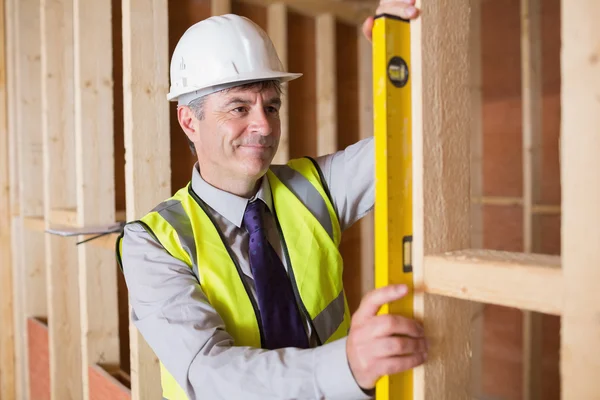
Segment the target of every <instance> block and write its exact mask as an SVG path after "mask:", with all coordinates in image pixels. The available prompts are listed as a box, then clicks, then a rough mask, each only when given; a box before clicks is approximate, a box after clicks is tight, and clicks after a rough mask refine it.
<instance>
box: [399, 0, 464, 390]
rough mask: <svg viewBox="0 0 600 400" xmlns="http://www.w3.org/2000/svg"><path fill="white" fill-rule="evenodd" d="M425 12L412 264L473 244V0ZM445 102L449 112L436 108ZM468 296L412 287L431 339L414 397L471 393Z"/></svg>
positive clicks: (418, 54)
mask: <svg viewBox="0 0 600 400" xmlns="http://www.w3.org/2000/svg"><path fill="white" fill-rule="evenodd" d="M417 7H420V8H421V9H422V12H423V15H426V16H427V18H419V19H417V20H415V21H412V22H411V48H412V49H411V63H412V71H411V73H412V94H413V98H412V107H413V118H412V124H413V199H414V203H413V207H414V208H413V218H414V219H413V220H414V238H413V249H412V254H413V267H414V275H415V286H416V287H419V286H422V285H423V282H424V277H425V276H426V275H425V274H426V272H425V271H424V268H427V265H426V264H425V263H424V258H425V257H426V256H428V255H432V254H439V253H442V252H446V251H453V250H460V249H464V248H467V247H468V246H469V229H470V224H469V219H470V218H469V206H468V205H469V177H470V173H469V159H470V146H469V142H470V137H469V130H470V126H471V122H470V116H471V104H470V101H469V99H470V93H469V79H470V77H469V30H470V26H469V25H470V24H469V18H470V10H469V0H461V1H453V2H452V4H450V3H449V2H440V1H436V2H426V1H423V2H419V1H418V2H417ZM441 109H445V110H446V112H439V110H441ZM472 315H473V314H472V309H471V304H470V303H469V302H465V301H462V300H458V299H451V298H447V297H442V296H437V295H432V294H426V293H420V292H419V291H417V292H416V293H415V317H416V318H417V319H422V320H423V322H424V326H425V332H426V335H427V336H428V337H429V338H430V339H431V344H432V346H431V348H430V351H429V353H428V360H427V362H426V363H425V364H424V365H423V366H421V367H418V368H416V369H415V370H414V375H413V376H414V399H418V400H434V399H435V400H437V399H442V398H451V399H470V382H469V378H470V371H471V363H470V346H469V342H470V335H471V318H472Z"/></svg>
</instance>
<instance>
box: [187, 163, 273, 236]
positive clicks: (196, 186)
mask: <svg viewBox="0 0 600 400" xmlns="http://www.w3.org/2000/svg"><path fill="white" fill-rule="evenodd" d="M192 189H193V190H194V192H196V194H197V195H198V197H200V198H201V199H202V201H204V202H205V203H206V204H207V205H208V206H209V207H210V208H212V209H213V210H215V211H216V212H217V213H218V214H220V215H221V216H223V217H224V218H225V219H227V220H228V221H229V222H231V223H232V224H234V225H235V226H237V227H238V228H241V227H242V221H243V218H244V211H246V205H247V204H248V202H252V201H254V200H256V199H260V200H262V201H264V202H265V204H266V205H267V207H268V208H269V211H270V212H271V213H272V212H273V198H272V196H271V186H270V185H269V180H268V179H267V178H266V177H265V176H263V177H262V178H261V184H260V187H259V189H258V192H257V193H256V194H255V195H254V196H253V197H252V198H250V199H246V198H244V197H240V196H238V195H235V194H233V193H229V192H226V191H224V190H221V189H219V188H217V187H215V186H212V185H211V184H210V183H208V182H206V181H205V180H204V179H203V178H202V176H201V175H200V167H199V166H198V163H196V164H195V165H194V168H193V171H192Z"/></svg>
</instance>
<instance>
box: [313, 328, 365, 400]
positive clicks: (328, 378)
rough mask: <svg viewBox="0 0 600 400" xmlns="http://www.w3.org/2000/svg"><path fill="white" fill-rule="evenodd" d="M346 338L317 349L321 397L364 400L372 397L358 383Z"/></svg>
mask: <svg viewBox="0 0 600 400" xmlns="http://www.w3.org/2000/svg"><path fill="white" fill-rule="evenodd" d="M346 340H347V338H343V339H340V340H336V341H335V342H332V343H328V344H326V345H324V346H320V347H317V348H316V349H315V359H314V362H315V364H314V365H315V368H314V371H315V372H314V374H315V376H314V380H315V385H316V389H317V392H318V393H319V397H318V398H319V399H321V398H323V399H327V400H338V399H339V400H351V399H352V400H362V399H372V398H373V397H372V396H371V395H370V394H367V393H365V392H364V391H363V390H362V389H361V388H360V386H358V384H357V383H356V380H355V379H354V376H353V375H352V371H350V365H349V364H348V357H347V355H346Z"/></svg>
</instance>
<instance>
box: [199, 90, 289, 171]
mask: <svg viewBox="0 0 600 400" xmlns="http://www.w3.org/2000/svg"><path fill="white" fill-rule="evenodd" d="M280 106H281V99H280V96H279V94H278V93H277V90H276V89H275V88H272V87H268V88H265V89H262V90H260V89H258V88H257V89H241V88H240V89H236V88H234V89H232V90H229V91H226V92H217V93H214V94H212V95H209V96H208V97H207V99H206V101H205V103H204V118H203V119H202V120H199V121H198V140H197V142H196V143H195V144H196V151H197V153H198V161H199V165H200V171H203V170H206V169H208V170H211V173H212V174H213V176H214V175H215V173H216V175H217V176H218V177H219V178H221V179H228V178H229V179H236V180H240V179H258V178H260V177H261V176H262V175H264V173H265V172H266V171H267V169H268V168H269V165H270V164H271V161H272V160H273V157H274V156H275V152H276V151H277V147H278V145H279V138H280V135H281V130H280V129H281V127H280V121H279V108H280Z"/></svg>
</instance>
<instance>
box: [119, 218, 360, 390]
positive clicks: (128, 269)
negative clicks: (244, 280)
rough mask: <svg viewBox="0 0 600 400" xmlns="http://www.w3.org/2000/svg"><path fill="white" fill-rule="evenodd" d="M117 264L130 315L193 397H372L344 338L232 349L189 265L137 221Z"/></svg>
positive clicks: (129, 229)
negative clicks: (311, 344) (302, 345)
mask: <svg viewBox="0 0 600 400" xmlns="http://www.w3.org/2000/svg"><path fill="white" fill-rule="evenodd" d="M121 259H122V265H123V272H124V276H125V281H126V283H127V287H128V290H129V297H130V303H131V308H132V311H131V318H132V321H133V323H134V325H135V326H136V327H137V329H138V330H139V331H140V333H141V335H142V336H143V337H144V339H145V340H146V341H147V343H148V344H149V345H150V347H151V348H152V350H153V351H154V352H155V354H156V356H157V357H158V358H159V360H160V361H161V362H162V363H163V364H164V366H165V367H166V369H167V370H168V371H169V372H170V373H171V374H172V375H173V376H174V378H175V379H176V380H177V382H178V383H179V385H180V386H181V387H182V388H183V389H184V390H185V392H186V394H187V396H188V398H189V399H190V400H194V399H199V398H202V399H238V398H239V399H241V398H244V399H257V400H258V399H271V398H277V399H328V400H330V399H340V400H341V399H344V400H347V399H370V398H371V397H370V396H368V395H366V394H365V393H364V392H363V391H362V390H361V389H360V387H359V386H358V385H357V383H356V381H355V380H354V377H353V376H352V373H351V371H350V367H349V365H348V360H347V357H346V339H345V338H344V339H340V340H337V341H335V342H333V343H329V344H326V345H323V346H320V347H317V348H314V349H296V348H286V349H280V350H264V349H259V348H252V347H241V346H234V340H233V338H232V337H231V335H229V334H228V333H227V332H226V331H225V325H224V323H223V320H222V319H221V317H220V316H219V314H218V313H217V312H216V311H215V309H214V308H213V307H212V306H211V305H210V303H209V301H208V299H207V297H206V295H205V294H204V293H203V292H202V290H201V287H200V285H199V284H198V281H197V280H196V278H195V276H194V275H193V273H192V271H191V269H190V268H189V267H188V266H187V265H186V264H185V263H183V262H181V261H179V260H177V259H175V258H174V257H172V256H171V255H169V254H168V253H167V252H166V250H165V249H164V248H163V247H162V246H161V245H160V244H159V243H158V242H156V240H155V239H154V238H153V237H152V236H151V235H149V234H148V233H147V232H146V231H145V230H144V228H143V227H142V226H141V225H140V224H130V225H127V226H126V227H125V232H124V236H123V243H122V257H121Z"/></svg>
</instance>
